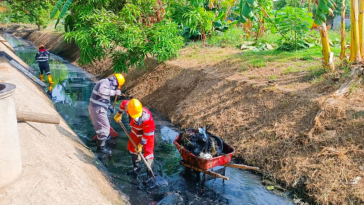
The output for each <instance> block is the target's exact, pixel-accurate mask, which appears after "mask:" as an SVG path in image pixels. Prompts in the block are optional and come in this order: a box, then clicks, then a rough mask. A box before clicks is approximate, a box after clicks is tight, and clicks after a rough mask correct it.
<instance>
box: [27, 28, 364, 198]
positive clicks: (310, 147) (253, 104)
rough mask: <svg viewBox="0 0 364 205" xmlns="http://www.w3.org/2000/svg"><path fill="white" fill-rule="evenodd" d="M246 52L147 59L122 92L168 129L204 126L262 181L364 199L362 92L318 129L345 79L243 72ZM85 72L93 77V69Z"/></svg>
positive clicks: (297, 63) (194, 51) (186, 52)
mask: <svg viewBox="0 0 364 205" xmlns="http://www.w3.org/2000/svg"><path fill="white" fill-rule="evenodd" d="M47 35H49V36H52V34H47ZM37 36H38V37H36V36H35V37H34V38H35V39H37V38H40V37H39V36H40V35H37ZM27 39H29V40H32V41H34V42H40V41H43V40H44V39H43V38H42V40H39V39H38V40H35V39H33V38H30V37H27ZM244 55H245V54H244V53H242V52H241V51H240V50H235V49H228V48H215V47H210V48H206V49H202V48H200V47H199V46H196V47H191V46H190V47H187V48H185V49H183V50H182V51H181V52H180V57H179V58H178V59H177V60H173V61H169V62H167V63H164V64H159V65H158V64H156V63H155V61H153V60H148V61H147V63H146V64H147V68H146V70H132V71H131V72H130V73H129V74H128V75H127V76H126V79H127V80H126V85H125V86H124V89H125V91H127V92H128V93H130V94H131V95H133V96H135V97H136V98H139V99H141V101H142V103H143V104H145V105H147V106H149V107H151V108H153V109H154V110H156V111H157V112H158V113H160V114H162V115H164V116H165V117H166V118H168V119H170V120H171V121H172V123H174V124H177V125H180V126H182V127H185V128H187V127H198V126H204V125H209V126H210V131H211V132H213V133H215V134H217V135H219V136H221V137H222V138H223V139H224V140H225V141H227V142H228V143H230V144H232V145H233V146H234V147H235V149H236V155H235V156H238V157H241V158H242V159H243V160H244V161H245V162H246V163H248V164H251V165H254V166H259V167H261V169H262V173H263V174H264V177H269V178H271V179H274V180H277V181H278V182H280V184H281V185H282V184H283V188H284V189H289V188H294V191H295V192H296V196H299V197H303V196H304V194H302V192H301V193H300V192H299V191H303V193H307V194H308V196H309V197H310V198H309V199H308V200H310V201H311V202H318V203H321V204H358V203H360V202H363V201H364V192H363V191H362V190H363V188H364V187H363V186H364V181H363V180H360V178H363V177H364V175H363V168H362V166H364V165H363V164H364V158H363V154H364V152H363V140H364V138H363V137H364V133H363V131H362V130H363V128H364V115H363V113H364V106H363V102H364V94H363V93H364V92H363V91H364V89H363V87H362V86H360V85H359V86H354V87H352V88H351V89H350V93H349V94H347V95H346V96H345V98H344V99H343V100H342V103H341V104H339V105H338V104H336V105H335V106H333V107H331V108H330V109H327V110H326V112H325V115H323V116H321V118H320V126H319V128H320V129H316V128H317V127H315V126H317V124H315V123H314V122H315V120H314V119H315V116H316V115H317V113H318V111H319V110H320V109H321V104H322V102H324V100H325V99H327V98H328V97H330V96H331V94H332V93H334V92H335V90H337V89H338V88H339V85H340V84H341V83H343V82H344V81H345V80H346V77H345V75H344V74H342V76H341V79H340V80H339V81H337V80H336V79H334V78H332V76H330V75H329V74H325V75H322V76H321V77H320V78H317V79H313V80H312V76H311V74H312V73H310V72H307V70H309V66H312V64H314V66H318V65H319V62H314V61H313V60H312V61H309V62H308V61H306V60H307V59H301V60H300V59H288V60H286V61H283V60H282V61H281V62H279V63H278V62H277V63H270V61H269V60H268V59H267V62H266V65H265V66H257V67H254V66H253V67H251V66H250V67H248V68H247V66H246V65H245V64H246V59H244V58H243V57H244ZM257 58H264V59H265V57H264V56H257ZM273 58H274V57H273ZM275 58H280V57H275ZM288 67H289V68H290V67H292V69H291V70H292V72H291V71H290V72H287V69H286V68H288ZM296 68H300V69H301V70H302V72H295V70H296ZM84 69H85V70H87V71H89V72H92V73H94V74H97V72H96V71H95V70H94V69H95V66H91V67H87V66H86V67H84ZM102 70H103V69H102ZM106 70H107V69H106ZM103 71H104V70H103ZM293 71H294V72H293ZM273 76H274V78H275V79H274V80H273V81H270V82H268V80H269V79H270V78H273ZM313 128H314V129H313ZM312 131H313V132H312ZM355 179H356V180H357V182H356V181H355Z"/></svg>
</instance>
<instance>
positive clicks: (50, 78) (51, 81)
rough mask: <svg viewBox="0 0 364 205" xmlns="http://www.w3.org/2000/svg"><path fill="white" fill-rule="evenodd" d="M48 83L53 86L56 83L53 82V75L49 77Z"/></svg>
mask: <svg viewBox="0 0 364 205" xmlns="http://www.w3.org/2000/svg"><path fill="white" fill-rule="evenodd" d="M48 82H49V83H50V84H53V83H54V82H53V80H52V75H51V74H49V75H48Z"/></svg>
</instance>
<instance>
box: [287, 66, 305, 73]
mask: <svg viewBox="0 0 364 205" xmlns="http://www.w3.org/2000/svg"><path fill="white" fill-rule="evenodd" d="M301 71H302V69H301V68H295V67H293V66H289V67H288V68H285V69H283V71H282V74H283V75H288V74H291V73H299V72H301Z"/></svg>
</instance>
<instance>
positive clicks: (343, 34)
mask: <svg viewBox="0 0 364 205" xmlns="http://www.w3.org/2000/svg"><path fill="white" fill-rule="evenodd" d="M345 9H346V5H345V0H342V2H341V52H340V60H342V59H344V58H345V57H346V39H345V37H346V31H345Z"/></svg>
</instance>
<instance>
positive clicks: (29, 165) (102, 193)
mask: <svg viewBox="0 0 364 205" xmlns="http://www.w3.org/2000/svg"><path fill="white" fill-rule="evenodd" d="M0 50H1V51H5V52H11V51H10V50H9V49H8V48H6V47H5V46H3V44H1V43H0ZM18 60H20V59H18ZM20 61H21V60H20ZM0 73H1V74H0V81H1V82H7V83H13V84H15V85H16V87H17V88H16V90H15V94H14V100H15V104H16V107H17V109H18V110H24V111H27V110H30V111H32V112H37V113H39V114H40V115H41V114H42V113H47V114H50V113H51V114H55V115H58V113H57V111H56V110H55V109H54V107H53V104H52V102H51V101H50V100H49V99H48V97H47V96H46V94H45V93H44V91H43V90H41V89H39V87H38V86H37V85H35V84H34V83H33V82H32V81H31V80H29V79H28V78H27V77H25V75H23V74H22V73H20V72H19V71H18V70H17V69H16V68H14V67H12V66H11V64H9V62H8V60H7V59H5V58H1V60H0ZM58 116H59V115H58ZM59 117H60V118H61V119H62V117H61V116H59ZM18 128H19V138H20V145H21V158H22V162H23V171H22V174H21V175H20V177H19V178H18V179H17V180H16V181H15V182H14V183H12V184H11V185H9V186H7V187H5V188H3V189H1V190H0V204H128V202H127V200H126V198H125V196H123V195H120V194H119V193H118V192H117V191H116V190H115V189H114V188H113V187H112V185H111V183H110V182H109V181H108V179H107V177H106V176H104V174H103V173H102V172H101V171H100V170H98V169H97V167H96V166H95V158H94V155H93V153H92V152H91V151H90V150H88V149H87V148H86V147H85V146H83V144H82V143H81V142H80V140H79V138H78V136H77V135H76V134H75V133H74V132H73V131H72V130H71V129H70V128H69V126H68V125H67V124H66V122H65V121H64V120H63V119H62V120H61V124H59V125H51V124H41V123H33V122H23V123H18Z"/></svg>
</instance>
